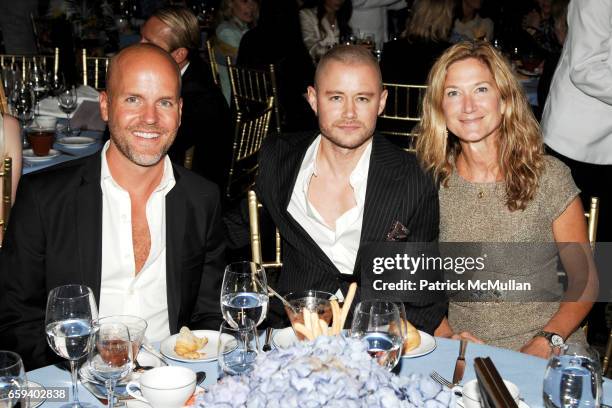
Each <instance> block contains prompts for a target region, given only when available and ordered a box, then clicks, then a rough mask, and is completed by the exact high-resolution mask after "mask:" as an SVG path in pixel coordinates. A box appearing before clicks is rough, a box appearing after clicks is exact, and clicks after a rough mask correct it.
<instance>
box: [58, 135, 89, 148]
mask: <svg viewBox="0 0 612 408" xmlns="http://www.w3.org/2000/svg"><path fill="white" fill-rule="evenodd" d="M55 143H57V144H58V145H60V146H62V147H67V148H69V149H82V148H84V147H89V146H91V145H93V144H95V143H96V139H94V138H93V137H88V136H67V137H62V138H61V139H58V140H57V141H56V142H55Z"/></svg>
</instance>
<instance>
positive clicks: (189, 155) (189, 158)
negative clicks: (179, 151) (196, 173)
mask: <svg viewBox="0 0 612 408" xmlns="http://www.w3.org/2000/svg"><path fill="white" fill-rule="evenodd" d="M194 153H195V146H191V147H190V148H189V149H187V150H186V151H185V161H184V162H183V167H185V168H186V169H188V170H191V169H192V168H193V155H194Z"/></svg>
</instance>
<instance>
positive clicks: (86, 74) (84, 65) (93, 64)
mask: <svg viewBox="0 0 612 408" xmlns="http://www.w3.org/2000/svg"><path fill="white" fill-rule="evenodd" d="M109 61H110V58H107V57H88V56H87V50H86V49H85V48H83V51H82V54H81V78H82V82H83V85H88V86H92V87H94V88H96V89H98V90H100V89H105V88H106V71H108V64H109Z"/></svg>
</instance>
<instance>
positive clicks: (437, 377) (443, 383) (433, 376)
mask: <svg viewBox="0 0 612 408" xmlns="http://www.w3.org/2000/svg"><path fill="white" fill-rule="evenodd" d="M429 377H430V378H431V379H432V380H434V381H435V382H437V383H438V384H440V385H441V386H443V387H447V388H450V389H451V390H452V391H453V392H454V393H455V395H457V396H458V397H461V396H462V395H463V393H462V392H461V390H460V389H457V388H454V387H455V385H454V384H453V383H452V382H450V381H448V380H447V379H446V378H444V377H442V376H441V375H440V374H439V373H438V372H437V371H435V370H434V371H432V372H431V373H430V374H429Z"/></svg>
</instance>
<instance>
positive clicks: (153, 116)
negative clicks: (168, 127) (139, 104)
mask: <svg viewBox="0 0 612 408" xmlns="http://www.w3.org/2000/svg"><path fill="white" fill-rule="evenodd" d="M142 120H143V122H145V123H149V124H151V123H157V107H156V106H155V104H146V105H145V106H144V107H143V110H142Z"/></svg>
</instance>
